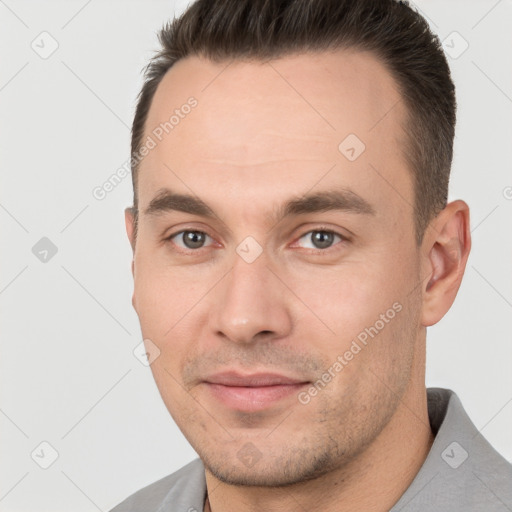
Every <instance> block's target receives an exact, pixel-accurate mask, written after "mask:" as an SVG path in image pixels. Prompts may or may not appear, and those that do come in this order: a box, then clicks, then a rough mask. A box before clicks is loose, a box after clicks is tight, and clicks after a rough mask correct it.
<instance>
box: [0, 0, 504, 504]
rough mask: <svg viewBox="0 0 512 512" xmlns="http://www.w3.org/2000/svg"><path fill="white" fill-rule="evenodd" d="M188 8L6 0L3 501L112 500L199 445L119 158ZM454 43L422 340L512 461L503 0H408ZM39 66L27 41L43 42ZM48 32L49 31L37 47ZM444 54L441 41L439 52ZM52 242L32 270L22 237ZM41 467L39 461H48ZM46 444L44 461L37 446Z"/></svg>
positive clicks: (1, 212)
mask: <svg viewBox="0 0 512 512" xmlns="http://www.w3.org/2000/svg"><path fill="white" fill-rule="evenodd" d="M184 5H185V2H181V3H174V2H170V1H156V0H153V1H151V2H148V1H146V2H143V1H141V0H138V1H127V0H123V1H119V0H117V1H109V2H106V1H103V2H101V1H100V0H89V1H69V0H68V1H58V2H57V1H53V2H50V1H46V2H36V1H24V2H22V1H15V0H0V23H1V30H0V48H1V50H0V52H1V55H0V62H1V70H0V73H1V74H0V119H1V123H0V127H1V133H0V158H1V160H0V161H1V171H2V178H1V179H2V182H1V189H0V226H1V233H2V250H1V251H0V269H1V271H0V314H1V322H2V324H1V338H2V348H1V350H2V352H1V359H0V364H1V368H0V377H1V401H0V429H1V439H2V443H1V445H0V446H1V452H0V461H1V473H0V510H1V511H9V512H21V511H26V512H34V511H38V512H45V511H48V512H50V511H51V512H58V511H69V510H73V511H74V512H81V511H95V510H102V511H105V510H109V509H110V508H111V507H112V506H113V505H115V504H117V503H118V502H119V501H121V500H122V499H123V498H125V497H126V496H127V495H128V494H131V493H132V492H134V491H135V490H137V489H139V488H140V487H142V486H144V485H147V484H149V483H151V482H153V481H155V480H156V479H158V478H160V477H162V476H164V475H166V474H168V473H170V472H172V471H174V470H175V469H177V468H179V467H180V466H182V465H183V464H184V463H186V462H188V461H189V460H191V459H192V458H194V457H195V452H194V451H193V450H192V448H191V447H189V445H188V443H187V442H186V440H185V439H184V437H183V436H182V434H181V433H180V432H179V430H178V429H177V427H176V426H175V425H174V423H173V421H172V419H171V417H170V416H169V414H168V413H167V410H166V409H165V406H164V405H163V402H162V401H161V399H160V396H159V394H158V390H157V388H156V386H155V384H154V382H153V379H152V376H151V372H150V369H149V368H148V367H145V366H143V365H142V364H141V363H140V362H139V361H138V360H137V359H136V358H135V357H134V355H133V353H132V351H133V349H134V348H135V346H136V345H138V344H139V343H140V341H141V335H140V330H139V326H138V321H137V318H136V315H135V313H134V312H133V310H132V309H131V303H130V300H131V292H132V279H131V274H130V262H131V252H130V247H129V244H128V242H127V240H126V237H125V232H124V219H123V209H124V207H125V206H128V205H129V204H130V201H131V181H130V177H127V178H126V179H125V180H124V181H123V182H122V183H121V184H120V185H119V186H117V187H116V189H115V190H113V191H112V192H111V193H110V194H108V196H107V197H106V198H105V199H104V200H103V201H98V200H96V199H95V198H94V197H93V195H92V190H93V188H94V187H96V186H98V185H101V184H102V183H103V182H104V181H105V180H107V179H108V178H109V176H110V175H111V174H113V173H114V172H115V171H116V170H117V169H118V168H119V167H121V166H122V165H123V164H124V163H125V162H126V160H127V158H128V155H129V127H130V124H131V121H132V116H133V111H134V106H135V97H136V94H137V93H138V91H139V87H140V85H141V74H140V72H141V69H142V67H143V65H144V64H145V63H146V62H147V59H148V58H149V57H150V55H151V54H152V52H153V50H155V49H156V48H157V40H156V31H157V30H158V29H159V28H160V26H161V25H162V23H163V22H164V21H165V20H167V19H168V18H169V17H171V16H172V15H173V12H174V9H175V8H176V9H177V10H178V11H181V10H182V9H183V7H184ZM417 5H418V7H419V8H420V9H421V10H422V12H423V13H424V14H425V15H426V17H427V18H428V19H429V22H430V23H431V26H432V27H433V29H434V30H435V31H436V33H438V34H439V36H440V37H441V39H445V38H448V39H447V43H448V46H451V47H453V48H450V51H451V52H452V53H453V52H456V53H458V52H460V50H461V49H462V48H463V46H461V45H462V44H463V41H462V40H461V39H460V38H459V36H457V35H455V36H454V35H453V34H452V33H453V32H454V31H456V32H458V33H459V34H460V36H462V37H463V38H464V40H466V41H467V42H468V43H469V48H468V49H467V50H466V51H465V52H464V53H462V55H460V56H458V58H452V57H449V62H450V65H451V68H452V70H453V76H454V80H455V83H456V86H457V95H458V105H459V109H458V126H457V135H456V144H455V159H454V165H453V177H452V180H451V193H450V200H452V199H455V198H462V199H464V200H466V201H467V202H468V204H469V205H470V208H471V226H472V235H473V249H472V253H471V256H470V258H469V262H468V266H467V271H466V275H465V277H464V280H463V283H462V286H461V289H460V291H459V295H458V297H457V300H456V302H455V304H454V306H453V307H452V309H451V311H450V312H449V313H448V315H447V316H446V317H445V319H443V320H442V321H441V323H440V324H438V325H437V326H435V327H433V328H431V329H430V330H429V333H428V363H427V365H428V371H427V384H428V385H429V386H443V387H449V388H452V389H454V390H455V391H456V392H457V393H458V394H459V396H460V397H461V399H462V402H463V404H464V405H465V408H466V410H467V411H468V413H469V414H470V416H471V418H472V419H473V421H474V423H475V424H476V425H477V427H478V428H479V429H482V433H483V434H484V435H485V436H486V437H487V439H488V440H489V441H490V442H491V443H492V445H493V446H494V447H495V448H496V449H497V450H498V451H500V452H501V453H502V454H503V455H504V456H505V457H506V458H507V459H508V460H512V439H511V432H512V343H511V327H512V325H511V319H512V314H511V312H512V284H511V283H512V279H511V277H512V229H511V225H512V222H511V220H512V200H511V198H512V176H511V173H510V166H511V162H512V127H511V119H512V66H511V65H510V49H511V48H512V33H511V32H510V30H509V27H510V23H511V22H512V1H510V0H501V1H496V0H489V1H487V0H480V1H475V0H473V1H468V0H464V1H462V0H461V1H454V0H451V1H449V2H447V1H446V0H436V1H428V0H424V1H421V2H420V1H418V2H417ZM43 31H47V32H48V33H49V34H51V38H53V39H54V40H56V41H57V43H58V45H59V46H58V49H57V50H56V51H55V52H54V53H53V54H52V55H51V56H49V57H48V58H46V59H43V58H41V57H40V56H39V54H38V53H36V51H34V50H33V48H32V47H31V44H32V42H33V41H34V43H33V44H34V46H36V47H39V49H40V50H39V51H41V52H42V51H43V50H44V51H48V50H49V49H50V48H51V44H52V41H51V39H49V36H44V35H43V36H40V34H41V32H43ZM43 38H46V39H43ZM447 51H448V47H447ZM42 237H48V238H49V239H50V240H51V241H52V242H53V243H54V244H55V245H56V246H57V248H58V252H57V254H56V255H55V256H53V257H52V258H51V259H50V258H49V261H47V262H42V261H40V260H39V259H38V258H36V256H35V255H34V254H33V252H32V247H33V246H34V245H35V244H36V243H37V242H38V241H39V240H40V239H41V238H42ZM43 441H46V442H48V443H50V445H51V446H52V447H53V448H54V449H55V450H56V451H57V452H58V459H57V460H56V461H55V462H54V463H53V464H52V465H51V466H50V467H49V468H48V469H42V468H41V467H39V465H38V464H36V462H35V461H34V460H33V458H32V457H31V453H32V452H34V450H36V452H35V453H36V455H34V458H35V459H36V460H39V461H40V462H41V461H42V462H44V459H45V458H46V460H47V461H48V460H49V459H48V457H51V450H50V449H49V448H48V447H46V446H45V445H42V446H40V443H41V442H43ZM37 454H39V458H38V456H37Z"/></svg>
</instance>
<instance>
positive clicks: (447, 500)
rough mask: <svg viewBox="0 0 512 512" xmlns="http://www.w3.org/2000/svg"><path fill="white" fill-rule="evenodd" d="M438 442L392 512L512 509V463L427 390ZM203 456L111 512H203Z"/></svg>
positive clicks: (450, 395)
mask: <svg viewBox="0 0 512 512" xmlns="http://www.w3.org/2000/svg"><path fill="white" fill-rule="evenodd" d="M427 396H428V414H429V419H430V425H431V428H432V431H433V433H434V435H435V439H434V443H433V445H432V447H431V449H430V452H429V454H428V456H427V458H426V459H425V462H424V463H423V466H422V467H421V469H420V471H419V472H418V474H417V475H416V477H415V478H414V480H413V481H412V483H411V485H410V486H409V487H408V489H407V490H406V491H405V493H404V494H403V495H402V497H401V498H400V499H399V500H398V502H397V503H396V504H395V505H394V507H393V508H392V509H391V512H398V511H404V512H427V511H428V512H432V511H434V512H458V511H461V512H462V511H465V512H467V511H482V512H507V511H508V512H512V465H511V464H510V463H509V462H507V461H506V460H505V459H504V458H503V457H502V456H501V455H500V454H499V453H498V452H496V450H494V448H493V447H492V446H491V445H490V444H489V443H488V442H487V441H486V440H485V438H484V437H483V436H482V435H481V434H480V433H479V432H478V430H477V429H476V427H475V426H474V425H473V423H472V422H471V420H470V419H469V417H468V415H467V414H466V412H465V411H464V408H463V407H462V404H461V403H460V400H459V398H458V397H457V395H456V394H455V393H454V392H453V391H451V390H448V389H441V388H430V389H428V390H427ZM205 498H206V479H205V473H204V466H203V463H202V461H201V459H195V460H193V461H192V462H190V463H189V464H187V465H186V466H184V467H182V468H181V469H179V470H178V471H176V472H175V473H173V474H171V475H168V476H166V477H164V478H162V479H161V480H158V481H157V482H154V483H152V484H151V485H148V486H147V487H144V488H143V489H141V490H139V491H137V492H136V493H135V494H132V495H131V496H130V497H128V498H127V499H126V500H124V501H123V502H122V503H120V504H119V505H118V506H117V507H115V508H114V509H112V510H111V511H110V512H202V511H203V507H204V502H205Z"/></svg>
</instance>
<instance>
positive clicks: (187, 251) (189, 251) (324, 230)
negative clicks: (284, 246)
mask: <svg viewBox="0 0 512 512" xmlns="http://www.w3.org/2000/svg"><path fill="white" fill-rule="evenodd" d="M184 233H200V234H203V235H206V236H207V237H209V238H211V239H212V240H213V237H212V236H211V235H209V234H208V233H207V232H206V231H201V230H199V229H182V230H181V231H176V232H175V233H172V234H171V235H169V236H168V237H166V238H165V239H164V241H165V242H171V243H173V245H176V244H174V242H172V239H173V238H175V237H177V236H178V235H183V234H184ZM310 233H327V234H332V235H334V236H337V237H339V238H340V241H339V242H337V243H334V242H333V245H331V246H330V247H328V248H327V249H307V248H306V250H307V251H309V253H310V254H326V253H330V252H331V251H332V250H336V246H337V245H338V244H340V243H342V242H348V241H349V239H348V238H347V237H346V236H344V235H342V234H341V233H338V232H336V231H333V230H332V229H328V228H325V227H319V228H316V229H310V230H309V231H305V232H304V233H303V234H302V235H300V236H299V237H298V238H297V241H299V240H300V239H301V238H304V236H306V235H309V234H310ZM178 247H179V246H178ZM206 248H207V247H199V248H198V249H184V248H183V247H179V251H178V252H180V253H182V254H192V253H199V252H201V249H206Z"/></svg>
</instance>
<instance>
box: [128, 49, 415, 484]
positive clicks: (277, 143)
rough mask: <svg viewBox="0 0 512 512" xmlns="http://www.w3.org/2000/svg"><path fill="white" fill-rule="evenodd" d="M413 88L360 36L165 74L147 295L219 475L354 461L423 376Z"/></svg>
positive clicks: (168, 360) (150, 171)
mask: <svg viewBox="0 0 512 512" xmlns="http://www.w3.org/2000/svg"><path fill="white" fill-rule="evenodd" d="M191 97H193V98H194V100H193V101H192V102H189V104H190V103H193V104H194V106H193V107H192V108H187V107H183V106H184V105H186V104H187V101H188V100H189V98H191ZM400 98H401V96H400V94H399V92H398V91H397V88H396V85H395V83H394V81H393V80H392V78H391V76H390V75H389V73H388V72H387V70H386V69H385V68H384V67H383V65H382V64H380V62H379V61H377V60H376V59H375V58H374V57H373V56H372V55H369V54H363V53H358V52H347V51H339V52H334V53H330V54H327V53H325V54H324V53H317V54H312V55H298V56H289V57H286V58H282V59H278V60H274V61H270V62H269V63H261V62H245V63H244V62H237V61H235V62H232V63H231V64H230V65H228V63H227V62H222V63H213V62H211V61H207V60H203V59H199V58H195V57H194V58H188V59H186V60H182V61H180V62H178V63H177V64H176V65H175V66H174V67H173V68H172V69H171V70H170V71H169V72H168V73H167V75H166V76H165V77H164V79H163V81H162V82H161V84H160V85H159V87H158V90H157V92H156V95H155V97H154V100H153V103H152V105H151V109H150V112H149V116H148V120H147V123H146V135H145V140H146V137H147V136H148V135H149V136H151V137H152V138H153V139H154V141H155V142H156V143H157V144H156V147H154V148H153V149H151V150H150V152H149V154H148V156H147V157H145V159H144V160H143V161H142V162H141V167H140V174H139V178H138V194H139V219H138V235H137V240H136V245H135V255H134V279H135V291H134V300H133V302H134V307H135V309H136V311H137V313H138V316H139V319H140V323H141V328H142V333H143V337H144V338H145V339H146V340H150V341H149V342H147V343H148V351H149V352H150V353H151V352H152V351H154V346H155V345H156V347H158V350H159V351H160V355H159V356H158V357H157V358H156V359H155V360H154V362H153V363H152V365H151V369H152V371H153V375H154V377H155V380H156V383H157V386H158V388H159V390H160V393H161V395H162V398H163V400H164V402H165V404H166V406H167V408H168V410H169V412H170V413H171V415H172V417H173V418H174V420H175V421H176V423H177V424H178V426H179V427H180V428H181V430H182V431H183V433H184V434H185V436H186V437H187V438H188V440H189V441H190V443H191V445H192V446H193V447H194V449H195V450H196V451H197V453H198V454H199V455H200V457H201V458H202V459H203V461H204V462H205V465H206V468H207V470H209V471H210V472H211V473H213V474H214V475H215V476H216V477H217V478H219V479H221V480H223V481H226V482H231V483H235V484H244V483H245V484H252V485H279V484H286V483H293V482H299V481H303V480H308V479H311V478H314V477H315V476H318V475H320V474H322V473H325V472H327V471H329V470H332V469H335V468H338V467H342V466H343V465H344V464H346V462H347V461H349V460H351V459H352V458H353V457H354V456H356V455H358V454H360V453H361V452H362V451H363V450H365V449H366V448H367V447H368V446H369V445H371V443H372V441H373V440H374V439H376V437H377V436H378V435H379V433H381V432H382V430H383V429H384V428H385V426H386V425H387V424H388V422H389V420H390V418H391V417H392V416H393V414H394V413H395V411H396V410H397V406H398V403H399V400H400V398H401V397H403V396H404V394H406V393H407V391H408V390H409V389H410V388H411V386H412V382H413V380H417V379H421V378H422V376H423V375H422V373H421V370H420V369H419V366H420V365H419V364H418V363H417V361H418V357H419V356H418V354H419V353H420V352H421V350H422V337H423V336H424V333H423V329H422V327H421V325H420V314H421V311H420V310H421V304H422V303H421V286H420V258H419V254H420V253H419V250H418V248H417V247H416V245H415V233H414V218H413V210H412V205H413V203H414V194H413V184H412V177H411V174H410V172H409V170H408V169H407V167H406V163H405V160H404V155H403V142H404V140H405V134H404V132H403V131H402V128H401V124H402V123H403V122H404V120H405V107H404V105H403V102H402V101H400ZM195 102H197V103H195ZM176 109H177V110H178V112H175V110H176ZM173 114H174V115H175V118H174V119H173V120H172V129H169V125H168V126H167V130H168V131H169V133H168V134H165V131H164V132H163V136H162V129H161V128H160V130H158V127H159V126H161V123H165V122H166V121H169V118H170V117H171V116H172V115H173ZM177 118H179V121H176V120H177ZM155 130H156V131H155ZM155 133H156V134H158V135H159V137H156V136H155ZM351 134H352V135H351ZM347 137H348V139H347ZM356 137H357V138H356ZM158 138H161V139H162V140H161V141H159V140H158ZM358 139H359V140H358ZM362 143H363V144H364V145H365V149H364V151H362V149H363V146H362ZM340 144H341V146H340ZM361 151H362V152H361ZM170 194H180V195H190V196H192V197H193V198H195V199H196V200H197V199H200V200H201V201H203V202H204V203H206V205H207V206H208V207H209V209H210V210H211V211H210V214H209V215H208V212H206V211H198V210H197V209H196V210H195V211H194V212H192V210H191V206H194V205H193V204H192V201H188V202H185V203H183V202H179V201H176V200H174V199H172V198H171V197H170ZM326 194H330V195H329V196H326ZM309 196H317V197H316V199H315V198H313V199H310V200H309V201H306V198H307V197H309ZM327 200H330V203H329V201H327ZM290 201H294V203H292V204H291V205H288V207H287V206H286V205H287V204H288V203H289V202H290ZM326 202H327V204H324V203H326ZM196 206H197V205H196ZM174 208H179V209H174ZM185 210H189V211H185ZM130 222H131V220H130V218H128V225H129V231H130ZM420 359H421V358H420ZM336 363H338V364H336ZM262 374H267V375H262ZM268 374H273V375H270V376H269V375H268ZM279 376H281V377H279ZM329 377H330V378H329Z"/></svg>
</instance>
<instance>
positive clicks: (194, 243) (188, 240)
mask: <svg viewBox="0 0 512 512" xmlns="http://www.w3.org/2000/svg"><path fill="white" fill-rule="evenodd" d="M204 237H205V234H204V233H201V232H200V231H185V233H183V243H184V244H185V245H186V246H187V247H188V248H189V249H197V248H199V247H202V245H203V244H204V241H205V238H204Z"/></svg>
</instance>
